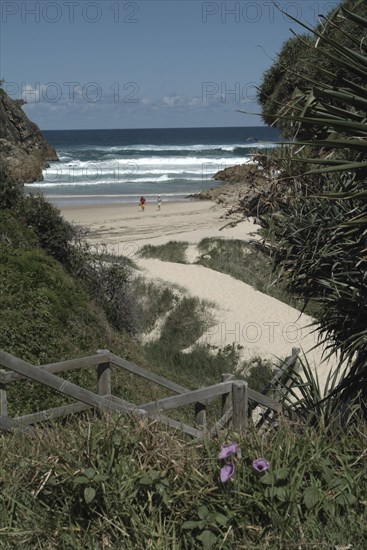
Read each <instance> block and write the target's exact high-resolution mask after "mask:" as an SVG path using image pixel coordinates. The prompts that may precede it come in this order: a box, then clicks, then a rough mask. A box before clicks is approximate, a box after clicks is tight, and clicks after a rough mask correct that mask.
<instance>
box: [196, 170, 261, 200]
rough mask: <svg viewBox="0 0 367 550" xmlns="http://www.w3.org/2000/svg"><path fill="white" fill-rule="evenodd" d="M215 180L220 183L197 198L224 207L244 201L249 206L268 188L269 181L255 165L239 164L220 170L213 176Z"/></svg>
mask: <svg viewBox="0 0 367 550" xmlns="http://www.w3.org/2000/svg"><path fill="white" fill-rule="evenodd" d="M214 179H215V180H219V181H222V182H223V184H222V185H217V186H216V187H212V188H211V189H208V190H206V191H202V192H201V193H199V194H198V195H197V198H199V199H203V200H213V201H215V202H217V203H219V204H223V205H224V206H226V207H233V206H235V205H238V204H239V203H240V202H241V201H243V200H244V199H245V200H246V202H248V203H250V204H251V205H252V204H253V202H254V201H255V203H257V198H258V197H259V194H261V193H262V192H264V191H265V189H267V188H268V187H269V179H268V177H266V176H265V174H264V172H263V171H262V170H261V169H260V168H259V167H258V166H257V165H256V164H241V165H236V166H231V167H229V168H225V169H224V170H220V171H219V172H217V173H216V174H215V175H214Z"/></svg>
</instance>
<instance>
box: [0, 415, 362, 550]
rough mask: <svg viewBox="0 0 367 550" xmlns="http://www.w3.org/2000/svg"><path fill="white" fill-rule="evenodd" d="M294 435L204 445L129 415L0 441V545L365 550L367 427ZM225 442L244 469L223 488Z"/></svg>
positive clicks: (284, 428)
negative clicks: (265, 467)
mask: <svg viewBox="0 0 367 550" xmlns="http://www.w3.org/2000/svg"><path fill="white" fill-rule="evenodd" d="M299 428H300V427H297V426H296V427H295V429H291V428H290V427H289V426H288V425H286V424H283V423H280V426H279V429H278V430H277V431H273V432H272V433H271V434H268V435H267V436H266V437H264V436H259V435H258V434H256V433H255V432H254V431H253V430H252V429H250V430H249V431H248V432H247V433H246V435H245V436H243V437H240V436H239V435H238V434H236V433H229V434H228V437H227V438H225V434H223V436H221V437H220V438H219V440H212V441H204V442H200V441H191V440H188V439H186V438H181V437H179V436H178V435H174V434H173V433H172V432H169V431H166V430H161V429H160V427H159V425H157V424H156V423H153V424H152V423H147V422H142V421H139V420H137V419H134V418H129V417H128V416H123V417H121V416H119V417H112V416H104V417H102V418H99V417H98V416H96V417H94V418H93V417H92V418H90V419H83V418H80V419H79V420H76V419H74V420H71V421H70V422H69V423H68V424H67V425H65V426H60V425H59V424H57V425H56V424H55V425H52V424H51V425H50V426H49V427H48V428H44V429H42V430H39V431H38V432H37V436H36V437H35V438H27V437H24V436H23V435H20V434H16V433H15V434H14V435H7V436H4V435H0V463H1V492H2V498H1V499H0V546H1V547H2V548H5V549H8V548H9V549H12V548H14V549H15V548H24V549H25V550H28V549H32V548H40V549H48V548H50V549H51V548H77V549H85V550H87V549H89V548H101V549H103V548H124V549H127V550H133V549H134V550H135V549H136V548H150V549H154V550H155V549H156V550H161V549H162V550H163V549H166V550H168V549H169V550H171V549H177V550H181V549H182V550H189V549H190V550H191V549H201V548H205V547H206V548H209V547H210V548H213V549H217V548H223V549H226V550H232V549H234V548H236V550H237V549H238V550H241V549H243V550H245V549H246V550H255V549H257V550H270V549H272V550H274V549H277V550H283V549H285V548H300V549H302V550H306V549H307V550H309V549H310V548H313V549H315V550H316V549H320V548H325V549H334V548H336V547H337V545H339V546H340V547H343V546H344V547H347V546H348V545H349V544H351V545H352V548H356V549H362V548H364V547H365V541H366V537H367V522H366V519H367V514H366V495H367V463H366V461H365V460H364V458H363V456H362V455H361V452H362V449H364V447H365V441H366V437H367V433H366V429H365V426H360V427H359V429H358V430H353V429H351V430H348V431H346V432H341V433H340V435H339V436H338V437H335V438H333V439H327V438H325V436H324V435H323V433H322V432H320V431H319V430H317V429H310V428H305V427H302V429H299ZM225 442H235V443H237V445H238V447H239V448H240V450H241V453H242V458H238V457H236V456H234V457H232V459H233V460H234V462H235V467H236V469H235V474H234V476H233V478H232V480H231V481H230V482H228V483H227V484H225V485H224V484H221V483H220V482H219V469H220V467H221V465H222V464H221V463H220V461H218V459H217V455H218V452H219V450H220V447H221V444H222V443H225ZM259 457H263V458H266V460H267V461H268V462H269V464H270V469H269V472H267V473H265V474H264V475H259V474H257V473H256V472H255V471H254V470H253V469H252V467H251V464H252V461H253V460H254V459H255V458H259ZM204 533H205V534H204ZM203 538H204V539H211V540H212V541H213V544H212V545H211V546H204V545H203V542H202V540H203Z"/></svg>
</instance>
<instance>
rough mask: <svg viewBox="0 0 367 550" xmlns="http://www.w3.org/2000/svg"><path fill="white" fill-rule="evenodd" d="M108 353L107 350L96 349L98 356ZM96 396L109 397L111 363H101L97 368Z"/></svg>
mask: <svg viewBox="0 0 367 550" xmlns="http://www.w3.org/2000/svg"><path fill="white" fill-rule="evenodd" d="M107 353H110V352H109V350H108V349H98V350H97V354H98V355H105V354H107ZM97 377H98V394H99V395H111V363H110V361H108V363H101V364H100V365H98V367H97Z"/></svg>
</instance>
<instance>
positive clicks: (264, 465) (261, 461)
mask: <svg viewBox="0 0 367 550" xmlns="http://www.w3.org/2000/svg"><path fill="white" fill-rule="evenodd" d="M252 467H253V469H254V470H256V471H257V472H260V473H261V472H266V470H269V468H270V464H269V462H268V461H267V460H265V458H256V460H254V461H253V463H252Z"/></svg>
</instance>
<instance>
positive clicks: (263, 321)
mask: <svg viewBox="0 0 367 550" xmlns="http://www.w3.org/2000/svg"><path fill="white" fill-rule="evenodd" d="M62 212H63V214H64V216H65V217H66V218H67V219H68V220H73V221H76V222H78V223H81V224H83V225H87V226H89V227H90V228H91V231H92V234H91V242H93V243H94V244H96V245H97V244H101V243H105V244H106V245H107V248H108V249H109V250H110V252H112V253H116V254H124V255H128V256H130V257H133V256H135V257H134V260H135V261H136V262H137V263H138V265H139V267H140V268H141V269H143V270H144V275H145V276H146V277H147V278H150V279H160V280H163V281H165V282H167V283H174V284H178V285H180V286H182V287H185V288H186V289H187V290H188V292H189V293H190V294H191V295H193V296H198V297H200V298H202V299H206V300H209V301H211V302H213V301H214V302H215V304H216V310H215V311H216V319H217V321H216V324H215V325H214V326H213V327H212V328H211V329H210V330H209V331H208V332H207V333H206V334H205V335H203V337H202V338H201V339H200V341H205V342H208V343H211V344H213V345H217V346H225V345H227V344H231V343H233V342H235V343H238V344H240V345H241V346H243V351H242V354H243V357H244V358H249V357H251V356H253V355H256V354H259V355H261V356H263V357H271V356H272V357H279V358H284V357H285V356H288V355H289V354H290V353H291V349H292V347H299V348H301V349H302V350H303V351H305V352H307V357H308V360H309V361H310V362H311V363H312V364H313V365H314V366H316V365H317V372H318V375H319V378H320V382H321V383H323V382H324V381H325V379H326V377H327V374H328V372H329V370H330V367H331V366H334V365H335V364H336V360H335V358H334V359H332V360H330V361H329V363H328V364H326V363H322V364H321V361H322V358H321V355H322V350H321V349H320V348H318V349H317V350H314V351H310V350H311V348H313V346H314V345H315V343H316V341H317V332H316V333H315V332H313V330H314V329H313V328H311V327H310V326H309V325H310V323H311V322H312V319H311V318H310V317H308V316H307V315H303V314H302V315H301V314H300V313H299V312H298V311H297V310H295V309H293V308H291V307H290V306H288V305H286V304H284V303H282V302H280V301H278V300H276V299H275V298H272V297H270V296H267V295H265V294H262V293H260V292H258V291H256V290H254V289H253V288H252V287H250V286H249V285H247V284H245V283H243V282H241V281H239V280H237V279H234V278H232V277H231V276H229V275H225V274H223V273H218V272H215V271H212V270H210V269H208V268H205V267H203V266H199V265H183V264H175V263H169V262H161V261H159V260H143V259H139V258H138V257H137V256H136V252H137V251H138V250H139V248H140V247H141V246H142V245H143V244H146V243H148V242H149V243H151V244H163V243H164V242H168V241H169V240H185V241H188V242H189V243H191V246H190V248H189V256H190V257H191V258H192V259H193V260H194V259H195V246H194V245H195V243H198V242H199V241H200V240H201V239H202V238H204V237H221V238H227V239H231V238H232V239H233V238H240V239H243V240H249V239H251V238H258V237H256V235H255V232H256V229H257V227H256V226H255V225H254V224H253V223H252V222H251V221H243V222H241V223H240V224H239V225H237V226H236V227H235V228H230V227H227V228H225V229H223V230H222V231H220V228H221V227H223V225H225V224H226V223H228V222H227V221H226V220H224V219H221V218H220V216H221V215H223V209H222V208H220V207H219V206H217V205H213V203H211V202H208V201H200V202H187V203H167V204H165V205H163V208H162V210H161V211H157V210H156V209H155V207H154V206H153V205H151V206H150V208H149V205H148V207H147V209H146V211H145V212H144V213H142V212H140V211H139V210H138V209H137V207H135V206H131V205H128V206H126V205H125V206H119V205H117V206H99V207H68V208H64V209H62Z"/></svg>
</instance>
